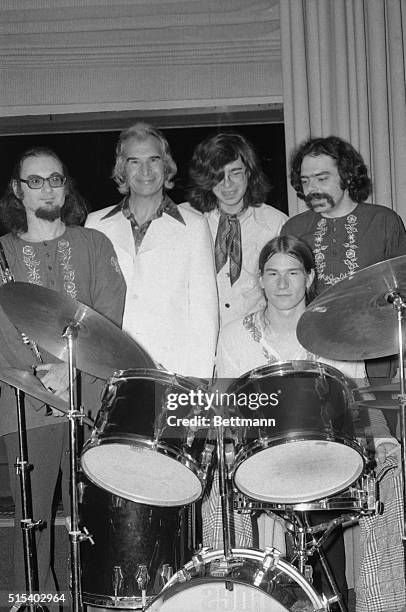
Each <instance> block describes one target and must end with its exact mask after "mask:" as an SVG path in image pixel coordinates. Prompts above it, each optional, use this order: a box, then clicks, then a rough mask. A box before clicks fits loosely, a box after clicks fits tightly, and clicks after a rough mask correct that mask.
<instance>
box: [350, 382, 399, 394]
mask: <svg viewBox="0 0 406 612" xmlns="http://www.w3.org/2000/svg"><path fill="white" fill-rule="evenodd" d="M356 391H359V392H360V393H393V394H395V393H398V394H399V393H400V382H397V383H388V384H386V385H373V386H372V387H357V389H356Z"/></svg>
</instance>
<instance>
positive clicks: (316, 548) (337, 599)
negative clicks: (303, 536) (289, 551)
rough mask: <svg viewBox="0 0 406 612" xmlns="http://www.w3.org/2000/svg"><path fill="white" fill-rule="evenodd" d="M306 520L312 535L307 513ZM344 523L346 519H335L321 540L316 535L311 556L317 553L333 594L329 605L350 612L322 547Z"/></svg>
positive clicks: (343, 611) (313, 538)
mask: <svg viewBox="0 0 406 612" xmlns="http://www.w3.org/2000/svg"><path fill="white" fill-rule="evenodd" d="M304 519H305V523H306V526H307V528H308V531H309V533H312V528H311V526H310V523H309V519H308V516H307V514H306V513H305V516H304ZM343 522H344V518H340V519H334V520H333V521H331V522H330V523H329V526H328V527H327V529H326V530H325V531H324V533H323V535H322V536H321V538H319V539H318V540H317V539H316V538H315V537H314V535H312V546H311V549H310V551H311V554H313V553H314V552H317V554H318V556H319V559H320V563H321V567H322V568H323V571H324V574H325V576H326V578H327V580H328V583H329V585H330V588H331V590H332V592H333V597H330V598H328V599H327V601H328V603H329V604H332V603H337V605H338V607H339V608H340V610H341V612H348V608H347V606H346V605H345V603H344V601H343V598H342V595H341V593H340V591H339V590H338V586H337V583H336V581H335V579H334V576H333V574H332V572H331V569H330V566H329V564H328V562H327V559H326V555H325V554H324V551H323V549H322V547H321V546H322V544H323V542H324V541H325V540H326V539H327V537H328V536H329V535H330V533H331V532H332V531H333V530H334V529H335V528H336V527H338V526H339V525H342V523H343Z"/></svg>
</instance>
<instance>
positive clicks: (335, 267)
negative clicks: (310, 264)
mask: <svg viewBox="0 0 406 612" xmlns="http://www.w3.org/2000/svg"><path fill="white" fill-rule="evenodd" d="M288 234H292V235H294V236H297V237H298V238H301V239H302V240H304V241H306V242H307V243H308V244H309V245H310V246H311V247H312V249H313V252H314V256H315V260H316V272H317V280H318V287H319V290H323V289H326V288H327V287H329V286H331V285H335V284H336V283H337V282H339V281H341V280H343V279H344V278H350V277H351V276H353V275H354V274H355V272H357V271H358V270H362V269H363V268H366V267H367V266H370V265H372V264H374V263H377V262H379V261H384V260H386V259H391V258H392V257H397V256H399V255H405V254H406V232H405V228H404V225H403V222H402V219H401V218H400V217H399V215H397V214H396V213H395V212H394V211H393V210H391V209H390V208H387V207H386V206H379V205H378V204H365V203H364V202H362V203H360V204H357V206H356V207H355V209H354V210H353V211H352V212H351V213H350V214H349V215H346V216H344V217H335V218H330V217H322V216H321V215H320V214H319V213H315V212H313V211H311V210H308V211H306V212H304V213H301V214H299V215H296V216H295V217H292V218H291V219H289V220H288V221H287V222H286V223H285V225H284V226H283V228H282V230H281V235H288Z"/></svg>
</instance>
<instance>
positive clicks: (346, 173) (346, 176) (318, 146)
mask: <svg viewBox="0 0 406 612" xmlns="http://www.w3.org/2000/svg"><path fill="white" fill-rule="evenodd" d="M306 155H310V156H312V157H317V156H318V155H328V156H329V157H332V158H333V159H334V160H335V162H336V164H337V169H338V174H339V176H340V179H341V185H340V186H341V189H343V190H345V189H348V195H349V196H350V198H351V200H352V201H353V202H357V203H359V202H365V200H366V199H367V198H368V196H369V195H370V193H371V191H372V183H371V179H370V178H369V176H368V169H367V167H366V165H365V162H364V160H363V159H362V157H361V155H360V154H359V153H358V151H356V150H355V149H354V147H353V146H352V145H350V143H349V142H346V141H345V140H342V139H341V138H338V137H337V136H328V137H327V138H311V139H309V140H307V141H306V142H304V143H302V144H301V145H300V146H299V147H298V148H297V149H296V150H295V151H293V153H292V156H291V161H290V184H291V185H292V187H293V188H294V189H295V191H296V193H297V195H298V197H299V198H302V200H304V198H305V196H304V193H303V186H302V181H301V178H300V176H301V167H302V162H303V158H304V157H305V156H306Z"/></svg>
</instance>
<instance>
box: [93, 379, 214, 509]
mask: <svg viewBox="0 0 406 612" xmlns="http://www.w3.org/2000/svg"><path fill="white" fill-rule="evenodd" d="M196 389H197V388H196V386H195V385H194V384H193V382H192V381H190V380H189V379H187V378H182V377H180V376H176V375H174V374H170V373H168V372H164V371H161V370H127V371H124V372H120V373H119V374H117V375H115V376H113V377H112V378H111V379H110V380H109V381H108V383H107V385H106V388H105V391H104V397H103V401H102V407H101V409H100V411H99V413H98V415H97V418H96V422H95V427H94V430H93V432H92V435H91V438H90V440H88V442H86V444H85V445H84V447H83V451H82V456H81V463H82V467H83V471H84V472H85V474H86V475H87V476H88V478H89V479H90V480H91V481H92V482H94V483H95V484H96V485H98V486H99V487H102V488H103V489H106V490H107V491H110V492H111V493H114V494H115V495H119V496H120V497H125V498H126V499H129V500H132V501H136V502H139V503H144V504H150V505H154V506H178V505H179V506H180V505H186V504H190V503H192V502H194V501H196V500H197V499H199V498H200V496H201V495H202V492H203V487H204V484H205V480H206V471H207V468H208V465H209V463H210V459H211V455H210V452H208V451H207V447H206V444H205V443H206V431H207V427H206V428H205V427H203V426H202V427H199V424H201V423H204V421H203V418H202V417H200V421H199V419H198V416H199V415H196V414H195V412H194V409H193V407H191V406H190V404H189V403H187V402H186V401H185V398H186V399H187V397H188V396H189V394H190V392H191V391H196ZM180 394H182V402H181V403H178V402H177V398H179V396H180ZM193 417H196V419H195V423H197V425H196V426H194V425H193V421H191V419H192V418H193ZM190 423H192V425H190Z"/></svg>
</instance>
